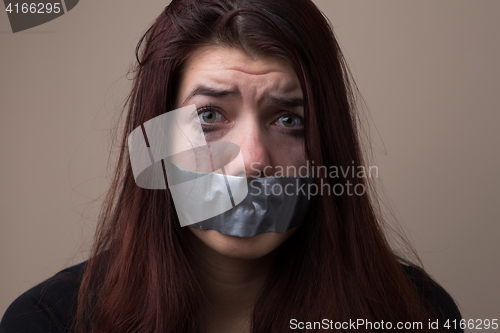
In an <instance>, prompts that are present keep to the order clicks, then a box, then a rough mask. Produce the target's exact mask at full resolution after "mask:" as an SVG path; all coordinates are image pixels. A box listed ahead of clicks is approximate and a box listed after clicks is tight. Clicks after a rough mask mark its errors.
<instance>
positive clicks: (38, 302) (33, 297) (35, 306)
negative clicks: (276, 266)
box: [0, 262, 463, 333]
mask: <svg viewBox="0 0 500 333" xmlns="http://www.w3.org/2000/svg"><path fill="white" fill-rule="evenodd" d="M85 264H86V262H82V263H80V264H78V265H75V266H72V267H69V268H66V269H64V270H62V271H61V272H59V273H57V274H56V275H54V276H53V277H51V278H49V279H48V280H46V281H44V282H42V283H40V284H39V285H37V286H35V287H33V288H31V289H30V290H28V291H27V292H25V293H24V294H22V295H21V296H19V297H18V298H17V299H16V300H15V301H14V302H13V303H12V304H11V305H10V306H9V308H8V309H7V311H6V312H5V314H4V316H3V318H2V321H1V322H0V333H31V332H44V333H45V332H47V333H48V332H50V333H56V332H57V333H59V332H61V333H62V332H72V325H73V321H74V317H75V313H76V300H77V294H78V288H79V286H80V282H81V279H82V276H83V273H84V272H85ZM403 268H404V270H405V272H406V273H407V274H408V276H409V278H410V279H411V281H412V282H413V283H414V284H415V287H416V289H417V290H418V292H419V293H420V295H421V296H422V297H424V298H425V299H426V300H428V301H429V302H430V304H435V306H436V308H437V309H439V310H441V311H442V313H443V315H444V316H443V317H444V318H447V319H450V325H451V329H450V331H453V332H463V330H462V329H458V328H457V329H453V327H454V324H453V322H452V320H454V319H456V324H457V325H458V324H459V322H460V320H461V319H462V317H461V315H460V311H459V310H458V308H457V306H456V304H455V302H454V301H453V299H452V298H451V296H450V295H449V294H448V293H447V292H446V291H445V290H444V289H443V288H442V287H441V286H440V285H438V284H437V283H436V282H435V281H434V280H432V279H431V278H430V277H429V276H428V275H427V274H426V273H425V272H424V271H423V270H421V269H420V268H417V267H411V266H406V265H403ZM439 324H440V326H441V327H442V325H443V324H444V323H443V322H442V321H440V322H439ZM423 325H428V323H425V322H424V323H423Z"/></svg>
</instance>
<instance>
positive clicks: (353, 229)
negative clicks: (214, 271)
mask: <svg viewBox="0 0 500 333" xmlns="http://www.w3.org/2000/svg"><path fill="white" fill-rule="evenodd" d="M206 45H219V46H227V47H235V48H239V49H241V50H243V51H245V52H248V53H251V54H257V55H259V54H265V55H271V56H274V57H279V58H282V59H286V60H287V61H288V62H289V63H290V64H291V65H292V66H293V68H294V69H295V72H296V74H297V77H298V78H299V81H300V84H301V88H302V92H303V96H304V112H305V116H304V118H305V119H304V122H305V140H304V141H305V150H306V154H307V157H308V159H309V161H313V162H314V164H315V165H316V166H318V165H322V166H338V167H344V168H347V167H349V166H350V167H357V166H362V165H363V163H364V161H363V157H362V149H361V146H360V140H359V134H360V133H359V132H360V129H359V126H358V114H357V113H356V108H355V103H354V101H355V98H354V91H355V88H353V87H354V86H353V85H352V84H351V80H350V79H349V77H350V75H349V73H348V70H347V67H346V65H345V61H344V58H343V56H342V54H341V52H340V48H339V45H338V44H337V42H336V39H335V37H334V34H333V31H332V29H331V28H330V25H329V23H328V20H327V19H326V18H325V17H324V16H323V14H322V13H321V12H320V11H319V10H318V8H317V7H316V6H315V5H314V4H313V3H312V1H310V0H272V1H269V0H174V1H172V3H171V4H170V5H168V6H167V7H166V8H165V10H164V12H162V13H161V15H160V16H158V18H157V19H156V21H155V22H154V23H153V25H152V26H151V27H150V28H149V30H147V32H146V33H145V34H144V36H143V37H142V39H141V40H140V42H139V44H138V45H137V49H136V55H137V65H136V66H135V70H134V74H135V77H134V83H133V88H132V91H131V93H130V95H129V98H128V100H127V109H126V110H127V111H128V112H127V113H126V118H125V128H124V131H123V133H122V135H123V136H122V139H121V148H120V149H121V150H120V154H119V157H118V160H117V164H116V170H115V173H114V178H113V181H112V186H111V188H110V190H109V192H108V194H107V197H106V201H105V204H104V205H103V208H102V211H101V214H100V223H99V227H98V230H97V234H96V240H95V244H94V248H93V253H92V256H91V258H90V259H89V261H88V263H87V265H86V272H85V274H84V277H83V280H82V283H81V287H80V290H79V296H78V308H77V328H78V330H79V331H80V332H119V333H123V332H176V333H177V332H203V331H205V329H206V327H205V323H206V317H205V312H204V309H205V308H206V303H205V302H206V299H205V297H204V293H203V288H202V287H201V285H202V284H201V283H200V281H199V279H198V278H197V276H196V274H195V272H194V270H193V268H192V266H191V263H190V261H189V260H188V258H189V256H188V251H189V249H188V248H187V245H186V242H185V239H184V237H183V234H182V233H181V229H180V225H179V222H178V220H177V217H176V213H175V209H174V206H173V201H172V198H171V196H170V193H169V191H168V190H146V189H142V188H140V187H138V186H137V185H136V184H135V181H134V177H133V173H132V169H131V165H130V161H129V154H128V150H127V144H126V143H127V141H126V139H127V136H128V134H129V133H130V132H131V131H132V130H133V129H135V128H136V127H138V126H140V125H141V124H143V123H144V122H146V121H148V120H150V119H152V118H154V117H156V116H158V115H160V114H162V113H164V112H167V111H169V110H172V109H174V108H175V101H176V97H177V90H178V83H179V80H180V76H181V75H182V71H183V68H184V64H185V63H186V60H187V59H188V58H189V56H190V55H191V54H192V53H193V51H194V50H196V49H197V48H199V47H202V46H206ZM324 176H325V175H318V177H317V178H316V181H317V182H318V184H319V183H321V182H322V183H321V184H325V183H328V184H330V186H332V187H333V186H334V185H335V184H339V183H340V184H342V185H344V186H345V185H348V183H347V182H349V183H350V184H351V185H352V188H353V187H354V186H355V185H357V184H362V185H363V186H364V188H368V187H369V186H370V184H368V183H367V179H366V178H364V177H353V175H347V176H346V177H345V178H340V179H339V178H331V177H324ZM374 200H376V198H373V197H371V195H370V192H369V191H367V192H366V193H364V194H363V195H348V194H347V192H345V193H344V194H342V195H322V196H318V197H317V200H316V201H315V203H314V205H315V207H314V209H313V210H312V212H313V213H312V214H311V215H310V216H309V218H308V221H307V223H304V224H303V225H301V226H300V227H299V228H298V229H297V231H296V232H295V233H294V234H293V235H292V237H291V238H290V239H288V240H287V241H286V242H285V243H284V244H283V245H282V246H281V247H280V248H279V249H278V250H277V251H278V253H277V255H276V259H275V263H274V265H273V267H272V271H271V272H270V274H269V275H268V277H267V280H266V284H265V286H264V289H263V290H262V292H261V294H260V297H259V298H258V300H257V301H256V304H255V307H254V310H253V318H252V322H251V325H252V326H251V328H252V331H253V332H285V331H288V330H289V327H290V319H293V318H296V319H298V320H300V321H311V322H312V321H321V320H322V319H324V318H328V319H330V320H334V321H338V322H344V321H349V320H350V319H351V320H355V319H356V318H363V319H366V320H369V321H372V322H375V321H378V322H380V321H381V320H384V321H385V322H387V321H392V322H398V321H408V322H410V321H420V322H423V323H426V322H427V319H428V318H430V317H429V315H430V313H429V312H428V311H427V310H426V309H427V306H426V304H424V302H423V301H422V300H421V299H420V298H419V296H418V295H417V294H416V292H415V290H414V288H413V286H412V285H411V282H410V280H409V279H408V277H407V276H406V274H405V273H404V271H403V269H402V267H401V264H400V263H399V259H398V257H397V256H396V255H395V254H394V252H393V251H392V250H391V248H390V246H389V244H388V242H387V240H386V238H385V236H384V234H383V231H382V227H381V221H380V218H379V214H378V210H377V209H375V208H374V207H375V204H374ZM424 326H425V325H424ZM346 331H347V330H346ZM424 331H425V327H424Z"/></svg>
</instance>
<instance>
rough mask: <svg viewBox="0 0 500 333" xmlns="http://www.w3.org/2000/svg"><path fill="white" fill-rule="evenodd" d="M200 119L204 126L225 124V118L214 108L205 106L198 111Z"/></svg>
mask: <svg viewBox="0 0 500 333" xmlns="http://www.w3.org/2000/svg"><path fill="white" fill-rule="evenodd" d="M197 112H198V118H199V119H200V121H201V123H204V124H216V123H223V122H225V120H226V119H225V118H224V116H223V115H222V114H221V113H220V112H219V111H217V110H216V108H215V107H214V106H211V105H208V106H203V107H201V108H199V109H198V110H197Z"/></svg>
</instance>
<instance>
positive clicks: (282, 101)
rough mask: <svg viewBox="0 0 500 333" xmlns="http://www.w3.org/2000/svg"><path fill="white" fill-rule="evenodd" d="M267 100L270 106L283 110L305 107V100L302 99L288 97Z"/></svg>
mask: <svg viewBox="0 0 500 333" xmlns="http://www.w3.org/2000/svg"><path fill="white" fill-rule="evenodd" d="M266 100H267V102H268V103H269V104H273V105H277V106H279V107H282V108H294V107H297V106H304V99H303V98H302V97H297V98H293V97H292V98H287V97H276V96H266Z"/></svg>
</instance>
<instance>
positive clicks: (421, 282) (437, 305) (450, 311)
mask: <svg viewBox="0 0 500 333" xmlns="http://www.w3.org/2000/svg"><path fill="white" fill-rule="evenodd" d="M401 266H402V268H403V270H404V272H405V273H406V275H407V276H408V278H409V280H410V281H411V282H412V284H413V285H414V286H415V290H416V292H417V294H418V295H419V296H420V297H421V299H422V300H423V301H424V302H425V303H426V304H428V306H429V310H430V311H431V314H432V315H433V316H434V317H435V318H434V319H436V318H439V323H440V326H441V327H442V325H443V324H444V323H445V322H446V321H447V320H449V322H450V324H451V322H452V321H453V320H455V319H456V322H460V320H461V319H462V316H461V314H460V311H459V310H458V307H457V304H456V303H455V301H454V300H453V298H452V297H451V296H450V294H448V292H447V291H446V290H444V288H443V287H441V286H440V285H439V284H438V283H437V282H436V281H434V280H433V279H432V278H431V277H430V276H429V275H428V274H427V273H426V272H425V271H424V270H423V269H422V268H420V267H417V266H412V265H406V264H401ZM451 325H452V324H451ZM452 326H453V325H452ZM456 332H463V330H457V331H456Z"/></svg>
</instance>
